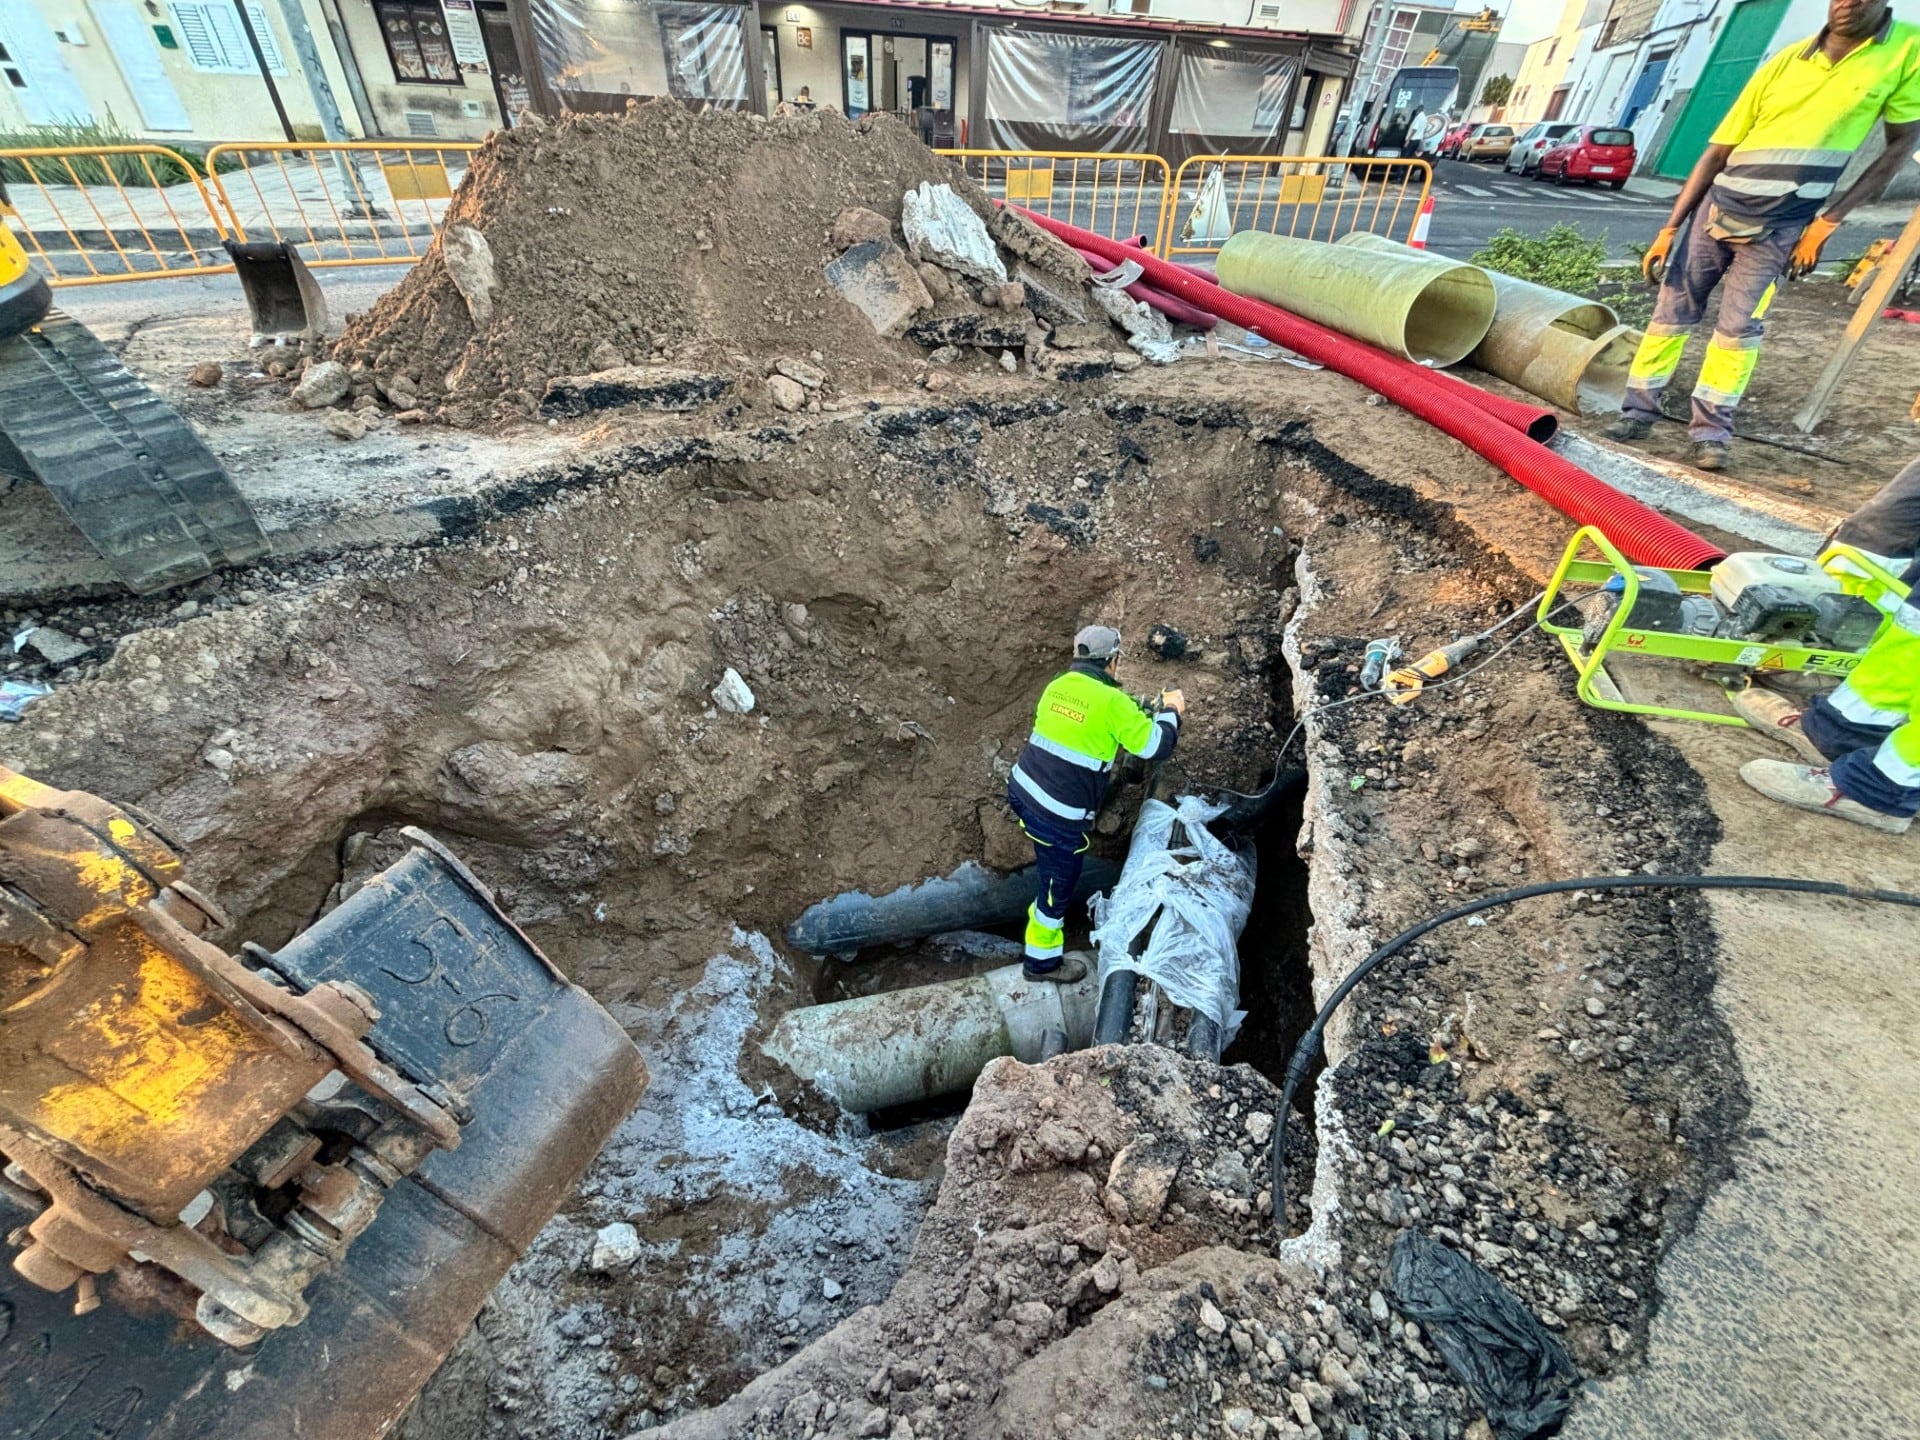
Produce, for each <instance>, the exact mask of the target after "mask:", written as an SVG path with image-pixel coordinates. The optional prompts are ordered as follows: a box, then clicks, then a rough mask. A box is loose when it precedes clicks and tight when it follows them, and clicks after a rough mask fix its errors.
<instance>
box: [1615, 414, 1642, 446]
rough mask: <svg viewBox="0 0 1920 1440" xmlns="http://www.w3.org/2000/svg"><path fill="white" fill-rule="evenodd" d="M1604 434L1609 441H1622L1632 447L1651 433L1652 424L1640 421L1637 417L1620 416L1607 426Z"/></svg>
mask: <svg viewBox="0 0 1920 1440" xmlns="http://www.w3.org/2000/svg"><path fill="white" fill-rule="evenodd" d="M1604 433H1605V434H1606V437H1607V438H1608V439H1609V440H1624V441H1626V442H1627V443H1628V444H1629V445H1632V444H1636V443H1638V442H1639V441H1641V440H1644V439H1646V438H1647V436H1649V435H1651V434H1652V433H1653V422H1652V421H1651V420H1642V419H1641V418H1640V417H1639V416H1638V415H1622V416H1621V417H1620V418H1619V419H1618V420H1615V421H1614V422H1613V423H1612V424H1611V425H1609V426H1607V428H1606V431H1605V432H1604Z"/></svg>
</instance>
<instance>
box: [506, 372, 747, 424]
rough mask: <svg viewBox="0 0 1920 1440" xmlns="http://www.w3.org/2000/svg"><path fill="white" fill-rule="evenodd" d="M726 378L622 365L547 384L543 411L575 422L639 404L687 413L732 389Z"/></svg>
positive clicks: (655, 408)
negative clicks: (601, 412)
mask: <svg viewBox="0 0 1920 1440" xmlns="http://www.w3.org/2000/svg"><path fill="white" fill-rule="evenodd" d="M732 385H733V382H732V381H731V380H728V379H727V378H726V377H725V376H724V375H707V374H703V373H701V372H700V371H697V370H677V369H670V368H668V367H666V366H662V365H622V366H619V367H617V368H615V369H612V370H601V371H597V372H595V373H594V374H592V375H561V376H557V377H555V378H554V379H552V380H549V381H548V382H547V391H546V394H545V395H544V396H542V397H541V400H540V413H541V414H542V415H544V416H547V417H548V418H549V419H559V420H571V419H575V418H577V417H579V416H581V415H587V414H591V413H592V412H594V411H596V410H619V409H622V408H624V407H626V406H629V405H638V406H640V407H642V408H644V409H647V410H665V411H668V412H670V413H676V414H679V413H685V412H687V411H691V410H698V409H699V408H700V407H701V406H702V405H704V404H706V403H707V402H708V401H710V400H717V399H719V398H720V397H721V396H722V395H724V394H726V393H727V391H728V390H729V389H730V388H732Z"/></svg>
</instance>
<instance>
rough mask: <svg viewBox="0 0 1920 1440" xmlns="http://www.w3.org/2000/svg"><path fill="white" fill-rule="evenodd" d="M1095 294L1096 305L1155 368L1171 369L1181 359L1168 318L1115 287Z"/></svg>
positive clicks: (1101, 287)
mask: <svg viewBox="0 0 1920 1440" xmlns="http://www.w3.org/2000/svg"><path fill="white" fill-rule="evenodd" d="M1092 293H1093V301H1094V304H1096V305H1098V306H1099V307H1100V308H1101V309H1102V310H1104V311H1106V312H1107V314H1108V315H1109V316H1110V317H1111V318H1112V320H1113V323H1114V324H1116V325H1118V326H1119V327H1120V328H1121V329H1122V330H1124V331H1126V332H1127V343H1128V344H1129V345H1131V346H1132V347H1133V348H1134V349H1135V350H1137V351H1139V352H1140V353H1141V354H1142V355H1144V356H1145V357H1146V358H1147V359H1148V360H1151V361H1152V362H1153V363H1154V364H1156V365H1171V364H1172V363H1173V362H1174V360H1175V359H1176V358H1178V356H1179V350H1178V348H1177V347H1176V346H1175V345H1174V343H1173V326H1172V325H1170V324H1169V323H1168V322H1167V317H1166V316H1164V315H1162V314H1161V313H1160V312H1159V311H1158V310H1155V309H1154V308H1152V307H1151V306H1149V305H1143V304H1142V303H1141V302H1140V301H1138V300H1136V299H1134V298H1133V297H1132V296H1131V295H1129V294H1127V292H1126V291H1124V290H1121V289H1119V288H1118V287H1116V286H1111V285H1095V286H1094V287H1093V292H1092Z"/></svg>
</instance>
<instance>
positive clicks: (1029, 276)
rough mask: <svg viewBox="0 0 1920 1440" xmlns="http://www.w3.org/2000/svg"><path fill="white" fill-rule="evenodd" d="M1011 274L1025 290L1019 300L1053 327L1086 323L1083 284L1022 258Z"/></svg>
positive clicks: (1084, 289)
mask: <svg viewBox="0 0 1920 1440" xmlns="http://www.w3.org/2000/svg"><path fill="white" fill-rule="evenodd" d="M1013 278H1014V279H1015V280H1016V281H1018V282H1019V283H1020V285H1021V286H1022V287H1023V288H1024V289H1025V291H1026V294H1025V295H1024V297H1023V298H1022V300H1021V303H1022V304H1024V305H1026V306H1027V307H1028V308H1029V309H1031V310H1032V311H1033V313H1034V314H1036V315H1038V316H1039V317H1040V318H1041V319H1042V320H1044V321H1046V322H1047V324H1049V325H1052V326H1054V327H1055V328H1056V329H1057V328H1058V327H1060V326H1062V325H1084V324H1086V323H1087V300H1086V290H1087V287H1086V286H1085V285H1077V284H1075V283H1074V282H1073V281H1071V280H1063V279H1061V278H1060V277H1059V276H1057V275H1050V274H1047V273H1045V272H1043V271H1041V270H1038V269H1036V268H1035V267H1034V266H1032V265H1029V264H1027V263H1026V262H1024V261H1022V262H1020V263H1019V264H1017V265H1015V266H1014V267H1013Z"/></svg>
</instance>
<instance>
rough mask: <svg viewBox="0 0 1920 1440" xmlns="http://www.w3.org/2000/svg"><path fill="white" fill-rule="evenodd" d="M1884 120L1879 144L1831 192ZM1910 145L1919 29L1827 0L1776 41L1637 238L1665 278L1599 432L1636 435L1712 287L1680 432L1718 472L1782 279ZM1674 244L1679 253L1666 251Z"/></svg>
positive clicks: (1647, 425) (1701, 461) (1881, 2)
mask: <svg viewBox="0 0 1920 1440" xmlns="http://www.w3.org/2000/svg"><path fill="white" fill-rule="evenodd" d="M1883 117H1884V118H1885V120H1886V124H1887V148H1886V153H1884V154H1883V155H1881V156H1880V157H1879V158H1878V159H1876V160H1875V161H1874V162H1873V163H1872V164H1871V165H1869V166H1868V167H1867V168H1866V169H1865V170H1864V171H1862V172H1861V175H1860V178H1859V179H1857V180H1856V181H1854V183H1853V184H1852V185H1850V186H1848V187H1847V188H1846V189H1845V190H1843V191H1841V192H1840V193H1839V194H1837V195H1836V194H1834V189H1835V187H1836V186H1837V185H1838V184H1839V181H1840V175H1841V172H1843V171H1844V170H1845V169H1846V168H1847V162H1848V161H1849V160H1850V159H1852V158H1853V152H1854V151H1856V150H1858V149H1859V148H1860V147H1861V145H1863V144H1864V143H1866V140H1867V137H1868V136H1869V135H1871V134H1872V133H1873V127H1874V125H1875V123H1876V122H1878V121H1879V120H1881V119H1882V118H1883ZM1916 141H1920V25H1910V24H1907V23H1906V22H1904V21H1899V20H1895V19H1894V18H1893V10H1892V7H1891V6H1890V4H1889V3H1888V0H1830V3H1829V4H1828V6H1827V23H1826V25H1825V26H1824V27H1823V28H1822V29H1821V31H1820V33H1819V34H1818V35H1815V36H1814V37H1813V38H1812V39H1810V40H1804V41H1799V42H1796V43H1795V44H1793V45H1789V46H1788V47H1787V48H1786V49H1785V50H1782V51H1781V52H1780V53H1779V54H1778V55H1776V56H1774V57H1773V58H1772V59H1771V60H1769V61H1768V62H1767V63H1766V64H1764V65H1762V66H1761V67H1760V69H1759V70H1758V71H1756V72H1755V73H1754V76H1753V78H1752V79H1751V80H1749V81H1748V82H1747V85H1746V88H1745V89H1744V90H1742V91H1741V92H1740V97H1739V99H1737V100H1735V101H1734V102H1733V108H1732V109H1731V110H1729V111H1728V112H1727V115H1726V118H1725V119H1724V120H1722V121H1721V122H1720V128H1719V129H1717V130H1715V131H1714V132H1713V139H1712V141H1711V143H1709V144H1708V146H1707V148H1706V151H1705V153H1703V154H1702V155H1701V156H1700V159H1699V161H1698V162H1697V163H1696V164H1695V165H1694V167H1693V173H1692V174H1690V175H1688V176H1687V182H1686V184H1685V185H1683V186H1681V187H1680V194H1679V196H1678V197H1677V198H1676V199H1675V200H1674V202H1673V213H1672V214H1671V215H1670V216H1669V217H1668V218H1667V223H1666V226H1665V228H1664V229H1662V230H1661V231H1660V233H1659V234H1658V235H1657V236H1655V237H1654V240H1653V243H1652V244H1651V245H1649V246H1648V247H1647V253H1646V256H1645V257H1644V259H1642V261H1641V270H1642V273H1644V274H1645V275H1646V277H1647V278H1648V279H1649V280H1652V279H1656V278H1659V277H1660V273H1661V270H1662V268H1664V279H1662V280H1661V285H1660V297H1659V299H1658V300H1657V301H1656V302H1655V305H1654V311H1653V319H1652V321H1651V322H1650V323H1649V324H1648V325H1647V334H1646V338H1645V339H1644V340H1642V341H1641V342H1640V349H1639V352H1638V353H1637V354H1636V355H1635V356H1634V357H1633V365H1632V368H1631V370H1630V371H1629V372H1628V378H1627V395H1626V403H1625V405H1624V406H1623V412H1624V413H1623V414H1622V415H1621V417H1620V418H1619V419H1618V420H1616V421H1615V422H1614V423H1613V424H1612V425H1611V426H1609V427H1608V429H1607V434H1608V435H1610V436H1612V437H1613V438H1614V439H1616V440H1627V441H1634V440H1643V439H1645V438H1646V436H1647V434H1648V432H1649V431H1650V430H1651V429H1652V428H1653V422H1654V421H1655V420H1656V419H1657V418H1658V417H1659V415H1660V395H1661V392H1662V391H1663V390H1664V389H1665V388H1666V384H1667V381H1668V380H1670V379H1672V378H1673V372H1674V370H1675V369H1676V368H1677V367H1678V366H1679V364H1680V355H1681V352H1682V351H1683V350H1685V348H1686V344H1687V335H1688V333H1689V332H1690V331H1691V330H1692V329H1693V327H1694V326H1695V325H1697V324H1699V323H1700V320H1701V318H1702V317H1703V316H1704V315H1705V314H1706V309H1707V300H1708V298H1709V297H1710V296H1711V295H1712V294H1713V291H1714V287H1715V286H1719V287H1720V313H1719V317H1718V318H1717V320H1716V321H1715V323H1714V330H1713V338H1712V339H1711V340H1709V341H1708V342H1707V354H1706V358H1705V359H1704V360H1703V361H1702V362H1701V365H1700V379H1699V381H1698V383H1697V384H1695V386H1694V387H1693V417H1692V423H1691V424H1690V425H1688V427H1687V433H1688V434H1689V435H1691V436H1692V437H1693V441H1694V451H1693V463H1694V464H1695V465H1697V466H1699V467H1700V468H1701V469H1702V470H1720V469H1723V468H1725V466H1726V463H1727V455H1728V445H1729V444H1730V442H1731V441H1732V439H1733V412H1734V410H1735V408H1736V407H1737V406H1738V405H1739V404H1740V397H1741V396H1742V395H1744V394H1746V390H1747V382H1748V381H1749V380H1751V379H1752V378H1753V367H1754V363H1755V362H1756V361H1757V360H1758V359H1759V357H1760V336H1761V333H1762V331H1763V330H1764V328H1765V327H1764V324H1763V323H1762V322H1763V321H1764V319H1765V317H1766V313H1767V307H1768V306H1770V305H1771V304H1772V303H1773V297H1774V292H1775V290H1776V289H1777V288H1778V286H1779V282H1780V279H1781V277H1782V276H1783V275H1784V276H1785V277H1786V278H1787V279H1790V280H1791V279H1797V278H1798V277H1800V276H1802V275H1805V274H1806V273H1808V272H1809V271H1810V270H1812V269H1813V267H1814V266H1815V265H1817V264H1818V263H1819V261H1820V247H1821V246H1823V245H1825V244H1826V242H1827V240H1828V238H1829V237H1830V236H1831V235H1832V234H1833V232H1834V231H1835V230H1837V229H1839V228H1840V223H1841V222H1842V221H1843V220H1844V219H1845V218H1846V217H1847V215H1848V213H1849V212H1851V211H1852V210H1853V209H1854V208H1855V207H1856V206H1858V205H1862V204H1865V203H1867V202H1869V201H1872V200H1876V199H1878V198H1879V196H1880V194H1881V192H1882V191H1883V190H1885V189H1886V188H1887V182H1888V181H1889V180H1891V179H1892V178H1893V176H1894V173H1895V172H1896V171H1898V170H1899V169H1900V167H1901V166H1902V165H1903V164H1905V163H1906V159H1907V154H1908V152H1909V151H1910V150H1912V149H1913V146H1914V144H1915V142H1916ZM1702 202H1704V205H1703V203H1702ZM1689 219H1691V220H1692V222H1693V223H1692V224H1691V225H1690V226H1688V227H1687V234H1686V238H1685V241H1684V242H1681V241H1680V240H1679V239H1678V237H1679V232H1680V229H1681V227H1682V226H1683V225H1686V224H1687V221H1688V220H1689ZM1676 244H1678V245H1679V247H1680V254H1679V256H1678V257H1677V259H1674V258H1670V257H1671V255H1672V251H1673V250H1674V247H1675V246H1676Z"/></svg>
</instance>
